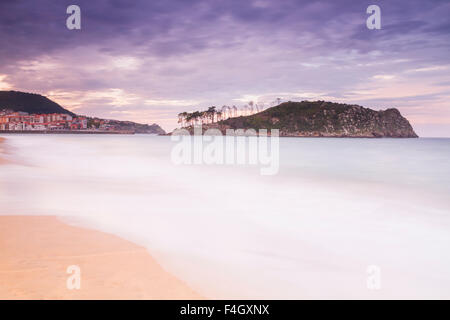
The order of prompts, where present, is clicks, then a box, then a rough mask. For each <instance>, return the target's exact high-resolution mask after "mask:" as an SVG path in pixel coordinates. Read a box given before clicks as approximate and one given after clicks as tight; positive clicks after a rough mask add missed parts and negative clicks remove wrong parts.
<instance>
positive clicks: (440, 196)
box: [0, 135, 450, 299]
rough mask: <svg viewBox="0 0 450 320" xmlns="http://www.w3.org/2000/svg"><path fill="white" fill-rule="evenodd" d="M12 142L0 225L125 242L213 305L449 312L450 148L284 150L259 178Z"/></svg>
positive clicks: (74, 144) (146, 139)
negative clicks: (10, 221)
mask: <svg viewBox="0 0 450 320" xmlns="http://www.w3.org/2000/svg"><path fill="white" fill-rule="evenodd" d="M5 138H6V139H7V141H6V148H4V149H3V152H6V154H4V155H0V157H6V158H8V159H9V160H11V161H12V163H9V164H7V165H2V166H0V215H1V214H2V215H12V214H13V215H56V216H58V217H60V218H61V219H63V220H64V221H65V222H68V223H72V224H76V225H81V226H84V227H88V228H93V229H97V230H101V231H106V232H110V233H114V234H117V235H119V236H121V237H123V238H126V239H128V240H131V241H134V242H136V243H138V244H141V245H143V246H145V247H147V248H148V250H149V252H150V253H151V254H152V255H153V256H154V257H155V258H156V259H157V260H158V262H159V263H160V264H161V265H162V266H163V267H164V268H165V269H166V270H168V271H169V272H171V273H173V274H174V275H176V276H178V277H179V278H180V279H182V280H184V281H185V282H186V283H188V284H189V285H190V286H191V287H192V288H194V289H196V290H197V291H198V292H200V293H201V294H203V295H205V296H206V297H210V298H235V299H241V298H242V299H246V298H254V299H258V298H269V299H311V298H325V299H326V298H343V299H345V298H361V299H365V298H374V299H378V298H387V299H390V298H447V299H448V298H450V197H449V194H450V162H449V159H450V139H325V138H320V139H317V138H280V151H279V155H280V167H279V171H278V174H276V175H268V176H264V175H261V174H260V167H258V166H251V165H247V166H240V165H234V166H230V165H228V166H227V165H206V164H202V165H175V164H173V162H172V161H171V150H172V148H173V146H174V143H173V142H171V140H170V137H158V136H146V135H135V136H126V135H117V136H115V135H6V136H5ZM374 283H375V285H374Z"/></svg>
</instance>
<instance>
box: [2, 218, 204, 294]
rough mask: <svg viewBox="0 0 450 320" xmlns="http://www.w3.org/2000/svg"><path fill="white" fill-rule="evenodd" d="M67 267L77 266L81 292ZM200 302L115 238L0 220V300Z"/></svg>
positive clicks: (51, 221) (57, 224)
mask: <svg viewBox="0 0 450 320" xmlns="http://www.w3.org/2000/svg"><path fill="white" fill-rule="evenodd" d="M0 214H1V212H0ZM69 266H78V267H79V268H80V279H81V281H80V289H72V290H70V289H68V287H67V281H68V278H69V277H71V276H74V273H71V274H69V273H68V272H67V269H68V267H69ZM72 272H73V271H72ZM72 280H73V279H72ZM69 284H71V285H76V281H72V282H70V281H69ZM201 298H202V297H201V296H200V295H198V294H197V293H196V292H194V291H193V290H191V289H190V288H189V287H188V286H187V285H186V284H185V283H183V282H182V281H180V280H179V279H177V278H175V277H174V276H172V275H171V274H169V273H167V272H166V271H165V270H163V269H162V267H161V266H160V265H159V264H158V263H157V262H156V261H155V260H154V259H153V258H152V257H151V256H150V254H149V253H148V251H147V250H146V249H145V248H143V247H141V246H138V245H136V244H134V243H131V242H129V241H126V240H124V239H121V238H119V237H117V236H114V235H110V234H107V233H103V232H98V231H93V230H88V229H84V228H79V227H73V226H69V225H66V224H64V223H62V222H61V221H59V220H58V219H57V218H56V217H51V216H0V299H201Z"/></svg>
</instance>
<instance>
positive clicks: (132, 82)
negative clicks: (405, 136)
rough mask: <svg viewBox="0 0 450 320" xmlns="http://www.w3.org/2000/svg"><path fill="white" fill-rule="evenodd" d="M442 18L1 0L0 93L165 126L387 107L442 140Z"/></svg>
mask: <svg viewBox="0 0 450 320" xmlns="http://www.w3.org/2000/svg"><path fill="white" fill-rule="evenodd" d="M72 4H76V5H78V6H79V7H80V9H81V30H69V29H68V28H67V27H66V19H67V18H68V17H69V14H67V13H66V9H67V7H68V6H69V5H72ZM373 4H375V5H378V6H379V7H380V9H381V29H380V30H376V29H375V30H369V29H368V28H367V26H366V20H367V18H368V17H369V16H370V14H367V13H366V9H367V7H368V6H369V5H373ZM449 17H450V1H448V0H421V1H418V0H389V1H379V0H369V1H359V0H319V1H305V0H277V1H274V0H151V1H150V0H133V1H130V0H95V1H92V0H90V1H84V0H83V1H82V0H70V1H65V0H58V1H54V0H33V1H32V0H28V1H21V0H1V1H0V39H1V42H0V43H1V45H0V90H19V91H26V92H34V93H39V94H42V95H45V96H47V97H49V98H51V99H52V100H54V101H56V102H58V103H59V104H61V105H62V106H64V107H66V108H67V109H70V110H71V111H74V112H76V113H78V114H83V115H88V116H98V117H102V118H110V119H118V120H131V121H136V122H140V123H158V124H159V125H161V126H162V127H163V128H164V129H165V130H166V131H171V130H172V129H174V128H175V127H176V126H177V114H178V113H180V112H183V111H188V112H191V111H194V110H203V109H206V108H207V107H208V106H211V105H215V106H219V107H220V106H222V105H237V106H240V105H244V104H246V103H248V102H249V101H254V102H257V103H260V104H264V105H265V106H270V105H271V102H273V101H274V100H275V99H276V98H281V99H282V100H284V101H287V100H293V101H297V100H298V101H301V100H327V101H335V102H344V103H351V104H359V105H362V106H365V107H369V108H373V109H376V110H379V109H386V108H393V107H396V108H398V109H399V110H400V111H401V113H402V114H403V115H404V116H405V117H406V118H407V119H408V120H410V122H411V124H412V125H413V127H414V129H415V131H416V132H417V133H418V134H419V135H420V136H433V137H438V136H442V137H450V102H449V101H450V19H449Z"/></svg>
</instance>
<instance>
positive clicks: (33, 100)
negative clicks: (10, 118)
mask: <svg viewBox="0 0 450 320" xmlns="http://www.w3.org/2000/svg"><path fill="white" fill-rule="evenodd" d="M2 109H8V110H12V111H22V112H28V113H30V114H32V113H34V114H50V113H65V114H70V115H71V116H75V114H74V113H73V112H70V111H69V110H67V109H64V108H63V107H61V106H60V105H59V104H57V103H56V102H54V101H52V100H50V99H48V98H47V97H44V96H41V95H40V94H34V93H26V92H19V91H0V110H2Z"/></svg>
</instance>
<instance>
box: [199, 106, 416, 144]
mask: <svg viewBox="0 0 450 320" xmlns="http://www.w3.org/2000/svg"><path fill="white" fill-rule="evenodd" d="M204 127H206V128H205V129H207V128H210V127H216V128H219V129H221V130H222V131H223V132H225V130H226V129H250V128H253V129H279V130H280V136H292V137H395V138H417V134H416V133H415V132H414V130H413V128H412V126H411V125H410V123H409V121H408V120H407V119H406V118H404V117H403V116H402V115H401V114H400V112H399V111H398V110H397V109H395V108H392V109H387V110H381V111H375V110H372V109H369V108H364V107H361V106H358V105H348V104H341V103H333V102H325V101H302V102H285V103H282V104H280V105H278V106H275V107H272V108H269V109H267V110H265V111H262V112H260V113H257V114H254V115H251V116H245V117H244V116H241V117H236V118H229V119H227V120H223V121H220V122H218V123H214V124H209V125H206V126H204Z"/></svg>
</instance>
